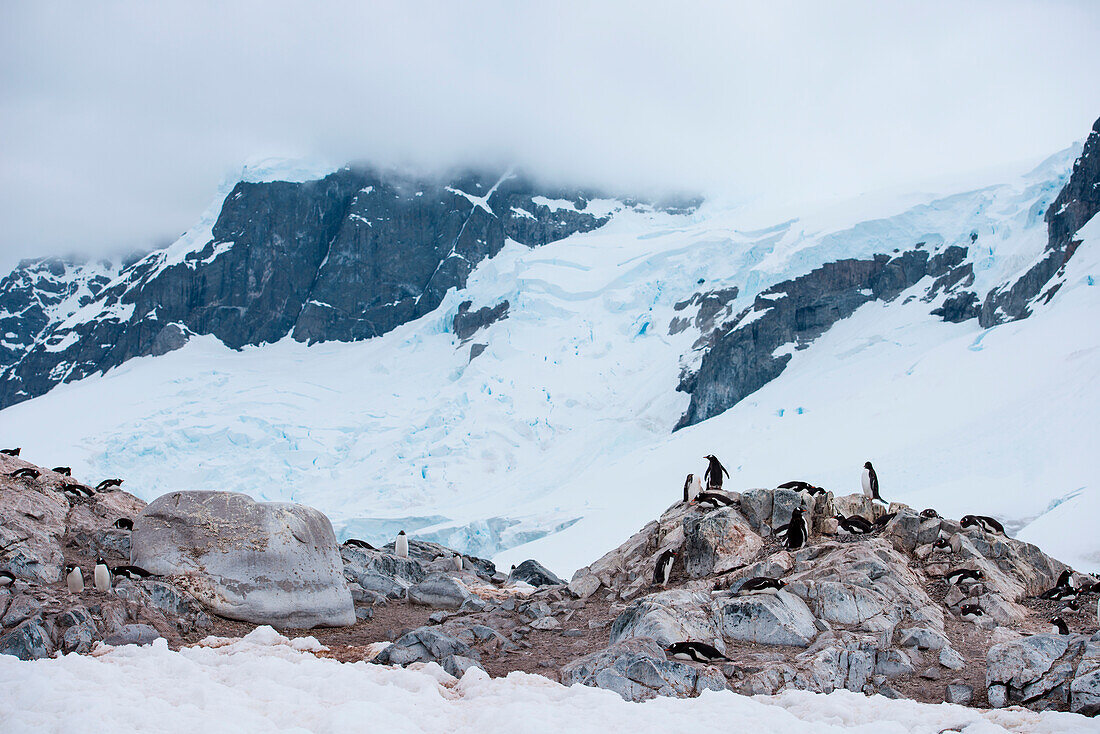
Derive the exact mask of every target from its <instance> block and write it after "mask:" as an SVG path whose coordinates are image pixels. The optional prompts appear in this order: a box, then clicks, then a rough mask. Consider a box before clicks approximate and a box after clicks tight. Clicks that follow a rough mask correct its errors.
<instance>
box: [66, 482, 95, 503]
mask: <svg viewBox="0 0 1100 734" xmlns="http://www.w3.org/2000/svg"><path fill="white" fill-rule="evenodd" d="M61 491H62V492H64V493H65V494H68V495H72V496H73V497H79V498H81V499H83V498H84V497H91V496H92V494H93V493H92V490H90V489H88V488H87V487H84V486H82V485H80V484H63V485H61Z"/></svg>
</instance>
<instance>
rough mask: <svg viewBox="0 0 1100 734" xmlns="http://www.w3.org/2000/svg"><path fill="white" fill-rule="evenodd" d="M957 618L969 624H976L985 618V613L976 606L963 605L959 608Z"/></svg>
mask: <svg viewBox="0 0 1100 734" xmlns="http://www.w3.org/2000/svg"><path fill="white" fill-rule="evenodd" d="M959 616H960V617H962V618H963V619H965V620H968V621H970V622H977V621H978V620H979V619H981V618H982V617H983V616H985V612H984V611H982V608H981V607H980V606H978V605H977V604H963V605H962V606H961V607H959Z"/></svg>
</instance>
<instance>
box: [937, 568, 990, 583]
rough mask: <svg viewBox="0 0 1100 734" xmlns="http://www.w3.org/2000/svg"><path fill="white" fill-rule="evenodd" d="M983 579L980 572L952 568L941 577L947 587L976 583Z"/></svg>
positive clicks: (983, 576)
mask: <svg viewBox="0 0 1100 734" xmlns="http://www.w3.org/2000/svg"><path fill="white" fill-rule="evenodd" d="M983 578H985V574H983V573H982V572H981V571H979V570H976V569H971V568H953V569H951V570H950V571H948V572H947V573H945V574H944V575H943V580H944V581H946V582H947V583H948V584H949V585H954V584H961V583H964V582H970V583H977V582H979V581H981V580H982V579H983Z"/></svg>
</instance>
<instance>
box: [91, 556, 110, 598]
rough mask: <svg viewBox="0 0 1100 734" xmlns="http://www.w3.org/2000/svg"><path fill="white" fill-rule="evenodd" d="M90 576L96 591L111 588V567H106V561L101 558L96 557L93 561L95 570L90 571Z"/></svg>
mask: <svg viewBox="0 0 1100 734" xmlns="http://www.w3.org/2000/svg"><path fill="white" fill-rule="evenodd" d="M92 578H93V579H94V580H95V590H96V591H109V590H110V588H111V569H109V568H107V561H105V560H103V559H102V558H97V559H96V561H95V570H94V571H92Z"/></svg>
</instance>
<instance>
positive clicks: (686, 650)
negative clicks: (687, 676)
mask: <svg viewBox="0 0 1100 734" xmlns="http://www.w3.org/2000/svg"><path fill="white" fill-rule="evenodd" d="M665 652H666V653H668V654H669V655H671V656H672V657H674V658H678V659H680V660H691V661H692V662H696V663H717V662H721V661H725V660H729V658H727V657H726V656H725V655H723V654H722V653H720V652H718V650H717V648H715V647H713V646H711V645H708V644H707V643H705V642H692V641H688V642H674V643H672V644H671V645H669V646H668V647H667V648H665Z"/></svg>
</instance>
